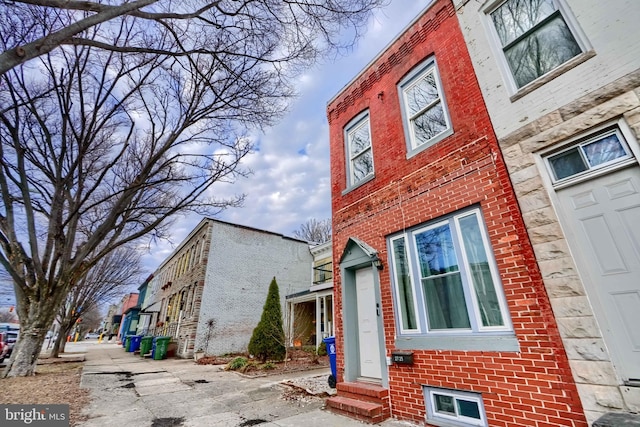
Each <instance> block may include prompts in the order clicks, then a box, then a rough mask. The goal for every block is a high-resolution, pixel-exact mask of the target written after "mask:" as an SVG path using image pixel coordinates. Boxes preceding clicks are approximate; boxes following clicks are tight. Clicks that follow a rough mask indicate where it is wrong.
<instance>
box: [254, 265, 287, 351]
mask: <svg viewBox="0 0 640 427" xmlns="http://www.w3.org/2000/svg"><path fill="white" fill-rule="evenodd" d="M249 353H251V354H253V355H254V356H255V357H256V358H257V359H259V360H260V361H261V362H262V363H265V362H266V361H267V359H271V360H278V361H280V360H283V359H284V356H285V354H286V347H285V337H284V328H283V326H282V311H281V308H280V292H279V290H278V283H277V282H276V278H275V277H274V278H273V279H272V280H271V284H270V285H269V293H268V294H267V300H266V301H265V303H264V308H263V309H262V317H261V318H260V322H259V323H258V326H256V328H255V329H254V330H253V334H252V335H251V340H250V341H249Z"/></svg>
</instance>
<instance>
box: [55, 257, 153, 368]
mask: <svg viewBox="0 0 640 427" xmlns="http://www.w3.org/2000/svg"><path fill="white" fill-rule="evenodd" d="M141 274H142V268H141V265H140V255H139V253H138V252H137V251H136V250H134V249H132V248H127V247H121V248H118V249H116V250H114V251H113V252H111V253H109V254H108V255H106V256H105V257H104V258H102V259H101V260H100V261H98V263H97V264H96V265H95V266H94V267H93V268H92V269H91V270H89V272H87V274H86V276H84V277H83V278H82V279H81V280H80V281H79V282H78V283H77V284H76V285H75V286H74V287H73V288H72V289H71V292H69V294H68V295H67V298H66V301H65V303H64V304H63V305H62V306H61V307H60V309H59V310H58V315H57V320H58V323H59V324H60V331H59V333H58V336H57V338H56V341H55V343H54V345H53V349H52V350H51V357H58V355H59V354H60V353H64V347H65V344H66V340H65V338H66V337H67V336H68V335H69V334H70V333H71V331H72V330H73V329H74V327H78V326H80V328H79V329H80V330H81V331H84V330H88V329H94V328H95V327H97V326H99V325H96V324H95V320H96V319H98V323H99V318H100V316H99V307H100V305H101V304H105V303H108V302H109V301H111V300H113V299H114V298H116V297H119V296H121V295H122V294H124V293H126V289H127V288H128V287H130V286H131V285H135V284H138V282H139V280H138V279H139V278H140V277H141ZM92 313H93V315H94V316H93V317H95V319H94V321H93V322H91V318H92V317H91V315H92ZM96 314H98V315H97V317H96Z"/></svg>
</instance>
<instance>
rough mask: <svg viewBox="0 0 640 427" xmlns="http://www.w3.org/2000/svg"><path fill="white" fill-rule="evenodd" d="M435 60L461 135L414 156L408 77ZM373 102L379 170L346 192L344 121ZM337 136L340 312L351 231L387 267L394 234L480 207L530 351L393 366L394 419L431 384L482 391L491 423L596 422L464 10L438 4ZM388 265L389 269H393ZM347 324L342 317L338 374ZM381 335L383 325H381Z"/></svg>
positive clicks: (357, 92) (372, 80) (345, 109)
mask: <svg viewBox="0 0 640 427" xmlns="http://www.w3.org/2000/svg"><path fill="white" fill-rule="evenodd" d="M429 57H435V59H436V61H437V68H438V71H439V75H440V80H441V82H442V88H443V91H444V96H445V98H446V105H447V108H448V111H449V116H450V119H451V124H452V128H453V134H452V135H451V136H449V137H447V138H445V139H443V140H442V141H440V142H438V143H436V144H435V145H433V146H431V147H429V148H428V149H426V150H424V151H422V152H420V153H418V154H416V155H415V156H413V157H411V158H407V147H406V143H405V134H404V128H403V121H402V120H403V119H402V115H401V107H400V99H399V96H398V89H397V85H398V82H399V81H400V80H401V79H402V78H403V77H404V76H405V75H407V73H409V72H410V71H411V70H412V69H414V67H415V66H416V65H418V64H420V63H421V62H422V61H423V60H425V59H427V58H429ZM365 110H368V111H369V117H370V129H371V145H372V150H373V156H374V165H375V177H374V178H373V179H372V180H370V181H369V182H366V183H364V184H363V185H361V186H359V187H357V188H353V189H351V190H350V191H347V190H346V189H347V184H346V183H347V167H346V164H345V141H344V129H345V126H346V125H347V124H348V123H349V121H350V120H352V119H353V118H354V117H356V116H357V115H358V114H359V113H361V112H363V111H365ZM328 118H329V123H330V144H331V178H332V210H333V250H334V260H335V262H334V268H335V273H334V278H335V279H334V286H335V288H334V289H335V313H337V314H338V313H342V310H343V300H342V298H343V293H342V278H341V276H340V265H339V262H338V261H339V260H340V258H341V255H342V252H343V251H344V249H345V245H346V244H347V242H348V239H349V238H352V237H355V238H357V239H359V240H361V241H363V242H366V243H367V244H368V245H370V246H371V247H372V248H374V249H376V250H377V251H378V253H379V257H380V259H382V260H383V262H385V264H386V263H387V260H388V248H387V241H386V238H387V236H389V235H392V234H394V233H398V232H400V231H402V230H403V229H406V228H409V227H413V226H416V225H419V224H422V223H425V222H427V221H430V220H433V219H437V218H439V217H441V216H443V215H448V214H451V213H453V212H456V211H458V210H460V209H463V208H466V207H469V206H473V205H475V206H479V207H480V209H481V211H482V214H483V216H484V221H485V225H486V227H487V230H488V237H489V240H490V244H491V246H492V249H493V252H494V257H495V260H496V263H497V266H498V270H499V274H500V278H501V283H502V288H503V290H504V293H505V296H506V300H507V305H508V309H509V313H510V316H511V321H512V323H513V328H514V332H515V335H516V338H517V341H518V343H519V347H520V351H514V352H506V351H502V352H492V351H449V350H425V349H420V348H415V349H412V352H413V354H414V364H413V365H395V364H392V365H390V366H388V368H387V369H388V385H389V396H390V401H391V415H392V416H393V417H394V418H399V419H407V420H413V421H418V422H421V421H424V419H425V398H424V394H423V389H422V386H431V387H441V388H448V389H455V390H460V391H472V392H476V393H481V394H482V400H483V402H484V408H485V412H486V416H487V421H488V425H490V426H492V427H501V426H503V427H507V426H509V427H511V426H537V427H552V426H553V427H557V426H586V425H587V423H586V421H585V418H584V415H583V411H582V407H581V403H580V399H579V397H578V393H577V391H576V387H575V384H574V382H573V379H572V375H571V371H570V368H569V364H568V361H567V357H566V354H565V351H564V348H563V345H562V342H561V340H560V336H559V332H558V329H557V325H556V323H555V320H554V317H553V314H552V311H551V307H550V304H549V300H548V297H547V294H546V291H545V288H544V286H543V283H542V280H541V276H540V273H539V270H538V267H537V264H536V261H535V258H534V254H533V251H532V248H531V244H530V242H529V239H528V237H527V234H526V231H525V228H524V224H523V221H522V218H521V216H520V212H519V207H518V204H517V202H516V199H515V196H514V192H513V190H512V187H511V184H510V180H509V177H508V175H507V171H506V169H505V165H504V162H503V159H502V155H501V153H500V151H499V148H498V144H497V141H496V138H495V136H494V133H493V130H492V127H491V123H490V120H489V117H488V114H487V112H486V109H485V105H484V101H483V98H482V96H481V93H480V89H479V87H478V84H477V81H476V78H475V75H474V72H473V68H472V65H471V61H470V59H469V56H468V53H467V50H466V45H465V42H464V39H463V37H462V34H461V31H460V27H459V24H458V20H457V18H456V15H455V10H454V8H453V6H452V4H451V2H450V1H448V0H439V1H436V2H435V4H434V5H433V6H432V7H430V8H429V9H428V10H427V11H426V12H425V14H424V15H423V16H421V17H420V18H419V19H418V20H417V21H416V22H415V23H414V25H413V26H412V27H411V28H409V29H408V30H407V32H405V33H404V34H403V35H401V36H400V37H399V38H398V39H397V40H396V41H395V42H394V43H393V44H392V45H391V46H390V47H389V49H388V50H387V51H385V52H384V53H382V54H381V55H380V56H379V57H378V58H377V59H376V61H375V62H374V63H373V64H371V65H370V66H369V67H368V68H367V69H365V70H364V71H363V72H362V73H361V74H360V75H359V77H358V78H357V79H356V80H354V81H353V82H351V84H350V85H349V86H347V87H346V88H345V89H344V90H343V91H342V92H341V93H340V94H339V95H337V96H336V97H335V98H334V99H333V100H332V101H331V102H330V104H329V106H328ZM387 267H388V266H387ZM379 280H380V294H381V295H380V298H381V303H382V316H383V323H384V342H385V347H386V348H385V351H386V355H387V356H391V352H392V351H394V350H395V337H396V331H397V329H396V326H397V325H396V322H395V317H394V316H395V314H394V313H395V311H394V310H395V307H394V302H393V289H394V288H393V282H392V277H391V274H390V269H389V268H385V269H384V270H383V271H380V277H379ZM343 326H344V325H343V321H342V318H341V317H340V316H336V342H337V343H338V353H337V366H338V381H343V380H344V378H343V372H344V364H345V360H344V357H343V356H344V353H343V349H344V345H343V344H344V338H343ZM381 333H382V331H381Z"/></svg>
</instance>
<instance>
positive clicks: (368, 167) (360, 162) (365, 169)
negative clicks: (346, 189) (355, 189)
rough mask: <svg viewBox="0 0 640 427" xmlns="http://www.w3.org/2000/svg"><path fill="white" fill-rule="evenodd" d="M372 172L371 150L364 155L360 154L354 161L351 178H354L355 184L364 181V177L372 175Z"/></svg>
mask: <svg viewBox="0 0 640 427" xmlns="http://www.w3.org/2000/svg"><path fill="white" fill-rule="evenodd" d="M372 172H373V155H372V154H371V150H367V151H365V152H364V153H362V154H360V155H359V156H358V157H356V158H355V159H353V162H352V168H351V176H352V178H353V182H354V183H355V182H358V181H360V180H362V179H363V178H364V177H366V176H367V175H369V174H371V173H372Z"/></svg>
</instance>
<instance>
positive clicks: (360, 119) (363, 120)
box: [344, 110, 375, 189]
mask: <svg viewBox="0 0 640 427" xmlns="http://www.w3.org/2000/svg"><path fill="white" fill-rule="evenodd" d="M363 126H366V127H367V129H368V131H369V148H367V149H364V150H362V151H360V152H359V153H358V154H356V155H355V156H353V157H352V156H351V137H352V135H353V134H354V133H355V132H356V131H358V130H359V129H361V128H362V127H363ZM372 139H373V135H371V121H370V117H369V111H368V110H367V111H363V112H362V113H360V114H358V115H357V116H356V117H354V118H353V119H352V120H351V121H350V122H349V123H348V124H347V126H345V129H344V140H345V156H346V157H345V158H346V159H347V189H351V188H355V187H358V186H360V185H362V184H364V183H365V182H367V181H369V180H371V179H372V178H373V176H374V174H375V165H374V163H373V141H372ZM366 152H369V153H371V172H369V173H368V174H367V175H365V176H363V177H362V178H360V179H357V180H356V178H355V176H354V167H353V163H354V160H356V159H357V158H359V157H361V156H362V155H363V154H365V153H366Z"/></svg>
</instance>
